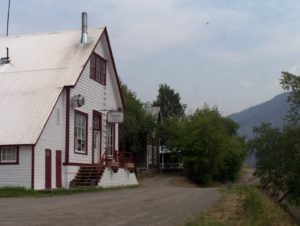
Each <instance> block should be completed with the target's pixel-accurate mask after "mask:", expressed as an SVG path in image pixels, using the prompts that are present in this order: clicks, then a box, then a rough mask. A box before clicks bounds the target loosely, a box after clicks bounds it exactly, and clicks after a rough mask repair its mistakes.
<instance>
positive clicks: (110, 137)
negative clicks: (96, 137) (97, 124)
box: [106, 124, 115, 155]
mask: <svg viewBox="0 0 300 226" xmlns="http://www.w3.org/2000/svg"><path fill="white" fill-rule="evenodd" d="M106 133H107V137H106V139H107V143H106V144H107V145H106V149H107V155H113V151H114V148H115V126H114V125H113V124H107V129H106Z"/></svg>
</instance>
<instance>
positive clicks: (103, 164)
mask: <svg viewBox="0 0 300 226" xmlns="http://www.w3.org/2000/svg"><path fill="white" fill-rule="evenodd" d="M106 161H107V154H106V151H105V152H104V153H103V155H102V157H101V159H100V162H99V164H98V166H97V172H96V183H97V184H98V183H99V181H100V172H101V170H102V169H103V167H104V166H105V165H106Z"/></svg>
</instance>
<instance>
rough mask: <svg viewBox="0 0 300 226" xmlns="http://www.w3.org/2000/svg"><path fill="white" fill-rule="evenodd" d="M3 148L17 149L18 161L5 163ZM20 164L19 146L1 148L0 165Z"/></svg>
mask: <svg viewBox="0 0 300 226" xmlns="http://www.w3.org/2000/svg"><path fill="white" fill-rule="evenodd" d="M3 148H15V149H16V160H12V161H3V160H2V152H3V150H2V149H3ZM18 164H19V146H0V165H18Z"/></svg>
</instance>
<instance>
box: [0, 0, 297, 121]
mask: <svg viewBox="0 0 300 226" xmlns="http://www.w3.org/2000/svg"><path fill="white" fill-rule="evenodd" d="M11 1H12V2H11V17H10V21H11V23H10V32H9V33H10V35H16V34H25V33H37V32H52V31H61V30H65V29H80V25H81V15H80V13H81V12H82V11H87V12H88V20H89V26H90V27H103V26H107V28H108V32H109V35H110V39H111V44H112V49H113V52H114V57H115V61H116V65H117V69H118V73H119V76H120V77H121V80H122V81H124V82H125V83H126V84H127V85H128V86H129V88H131V89H132V90H134V91H135V92H136V93H137V95H138V97H139V98H140V99H142V100H143V101H153V100H154V99H155V98H156V95H157V89H158V85H159V84H161V83H167V84H169V85H170V86H171V87H172V88H174V89H175V90H177V91H178V92H179V93H180V95H181V97H182V102H183V103H186V104H188V109H190V110H195V109H196V108H197V107H202V106H203V104H204V103H205V102H206V103H208V104H209V105H217V106H218V107H219V109H220V111H221V112H222V113H223V114H224V115H227V114H230V113H234V112H238V111H240V110H243V109H244V108H247V107H249V106H252V105H255V104H258V103H260V102H263V101H266V100H268V99H270V98H272V97H273V96H275V95H277V94H279V93H281V92H282V89H281V87H280V85H279V78H280V75H281V71H284V70H289V71H292V72H294V73H296V72H298V71H299V72H300V70H299V68H300V67H299V66H298V65H300V64H299V62H300V1H297V0H285V1H279V0H264V1H262V0H252V1H237V0H216V1H210V0H206V1H205V0H185V1H183V0H89V1H87V0H72V1H70V0H68V1H67V0H59V1H58V0H43V1H41V0H26V1H24V0H11ZM7 4H8V0H0V35H1V36H4V35H5V33H6V16H7V15H6V14H7Z"/></svg>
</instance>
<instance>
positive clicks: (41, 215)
mask: <svg viewBox="0 0 300 226" xmlns="http://www.w3.org/2000/svg"><path fill="white" fill-rule="evenodd" d="M171 180H174V177H166V176H159V177H155V178H149V179H145V180H143V182H142V186H141V187H139V188H134V189H122V190H111V191H105V192H99V193H81V194H74V195H67V196H56V197H47V198H32V197H30V198H5V199H0V225H13V226H17V225H51V226H52V225H103V226H108V225H114V226H117V225H130V226H144V225H155V226H158V225H182V224H183V223H184V222H185V221H186V219H187V218H188V217H191V216H192V215H193V214H197V213H199V212H202V211H205V210H207V209H208V208H209V207H210V206H211V205H212V204H214V203H215V202H216V201H217V200H218V198H219V197H220V195H219V192H218V191H217V190H216V189H214V188H197V187H183V186H178V185H173V183H171Z"/></svg>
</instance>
